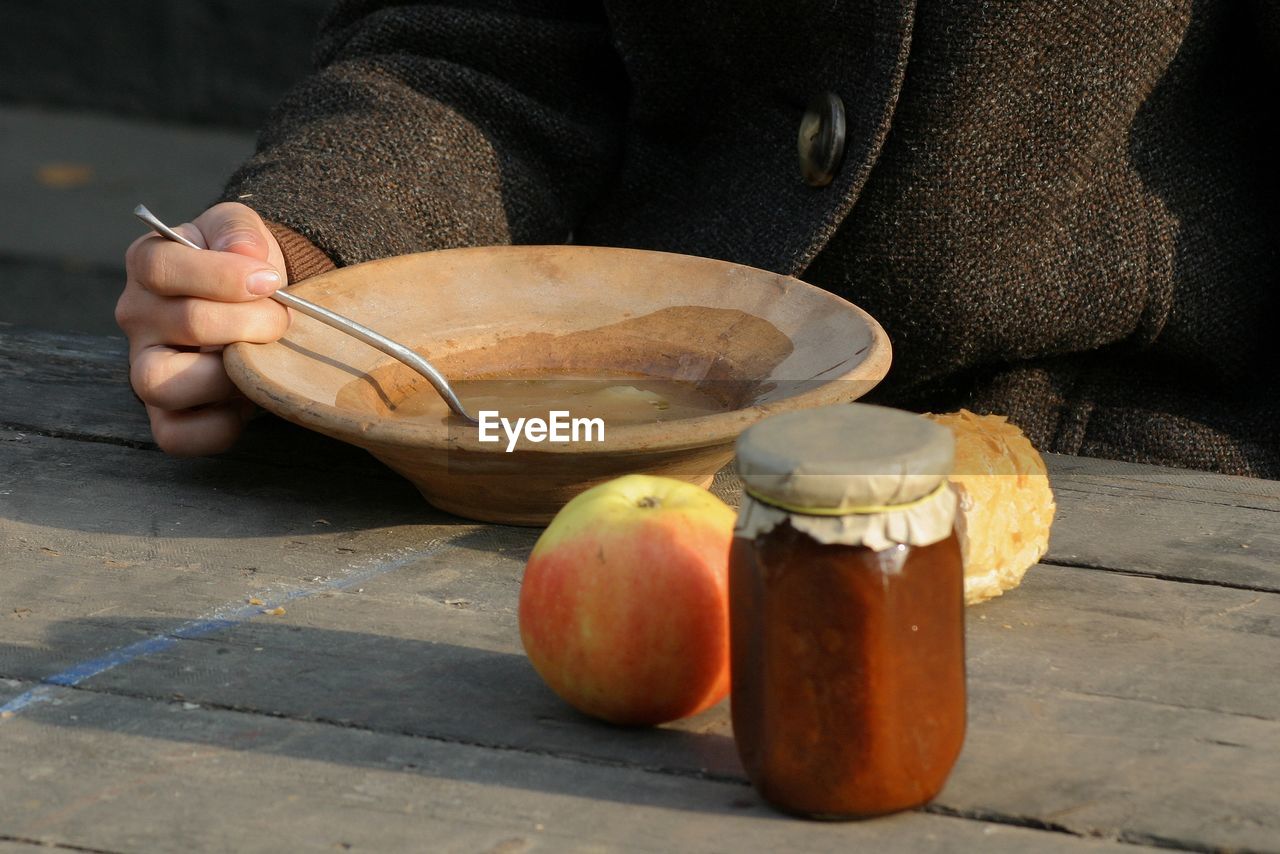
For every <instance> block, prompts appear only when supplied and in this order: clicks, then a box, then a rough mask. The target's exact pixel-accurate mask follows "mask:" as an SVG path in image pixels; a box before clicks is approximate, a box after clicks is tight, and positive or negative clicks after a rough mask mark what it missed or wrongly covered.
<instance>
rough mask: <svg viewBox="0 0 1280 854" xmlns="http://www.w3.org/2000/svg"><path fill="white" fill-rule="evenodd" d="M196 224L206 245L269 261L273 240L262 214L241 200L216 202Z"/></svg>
mask: <svg viewBox="0 0 1280 854" xmlns="http://www.w3.org/2000/svg"><path fill="white" fill-rule="evenodd" d="M195 225H196V226H197V227H198V228H199V229H200V232H201V233H202V234H203V235H204V238H205V245H206V246H208V247H209V248H210V249H215V250H217V251H219V252H235V253H236V254H238V255H245V256H247V257H249V258H254V259H256V260H258V261H269V260H271V259H270V257H269V256H270V254H271V246H272V244H273V242H274V241H273V240H272V238H271V233H270V232H269V231H267V227H266V225H264V224H263V222H262V217H260V216H258V214H257V212H256V211H255V210H253V209H252V208H250V207H248V206H246V205H242V204H240V203H239V202H223V203H222V204H218V205H214V206H213V207H211V208H209V209H208V210H207V211H205V212H204V213H202V214H201V215H200V216H198V217H196V220H195Z"/></svg>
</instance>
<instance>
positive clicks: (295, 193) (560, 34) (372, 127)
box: [223, 0, 626, 264]
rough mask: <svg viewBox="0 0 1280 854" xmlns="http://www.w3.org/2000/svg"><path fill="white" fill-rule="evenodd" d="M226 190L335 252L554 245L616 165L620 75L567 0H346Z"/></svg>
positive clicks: (598, 21)
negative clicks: (310, 65)
mask: <svg viewBox="0 0 1280 854" xmlns="http://www.w3.org/2000/svg"><path fill="white" fill-rule="evenodd" d="M316 64H317V69H316V71H315V73H314V74H312V75H311V76H310V77H309V78H307V79H306V80H304V81H303V82H302V83H301V84H300V85H298V86H297V87H295V88H294V89H293V90H292V91H291V92H290V93H289V94H288V95H287V96H286V97H285V99H284V100H283V101H282V102H281V103H280V105H279V106H278V107H277V108H276V109H275V111H274V112H273V114H272V116H271V117H270V119H269V120H268V123H267V125H266V126H265V127H264V128H263V129H262V131H261V133H260V135H259V138H258V147H257V153H256V154H255V155H254V156H253V157H252V158H251V159H250V160H249V161H248V162H247V163H245V164H244V165H243V166H242V167H241V168H240V169H239V170H238V171H237V172H236V174H235V175H234V176H233V177H232V178H231V180H230V182H229V183H228V185H227V187H226V190H225V193H224V196H223V197H224V199H227V200H233V201H242V202H244V203H245V204H247V205H249V206H250V207H252V208H254V209H255V210H257V211H258V212H259V213H260V214H261V215H262V216H263V217H264V218H266V219H268V220H270V221H273V222H275V223H279V224H282V225H284V226H287V227H288V228H290V229H292V230H293V231H295V232H297V233H298V234H300V235H302V236H303V237H305V238H306V239H307V240H309V241H310V242H311V243H312V244H314V245H315V246H316V247H318V248H319V249H320V250H322V251H323V252H324V253H325V254H326V255H328V256H329V257H330V258H332V259H333V260H334V261H336V262H337V263H338V264H353V263H357V262H360V261H367V260H371V259H373V258H380V257H385V256H388V255H395V254H401V253H406V252H418V251H425V250H431V249H444V248H449V247H456V246H475V245H488V244H503V243H560V242H564V241H565V240H566V238H567V237H568V236H569V235H570V233H571V231H572V229H573V228H574V226H575V223H576V222H577V221H578V220H579V219H580V218H581V217H582V216H583V214H584V212H585V211H586V210H587V209H588V208H589V207H590V206H591V204H592V201H593V199H594V198H595V197H596V196H597V195H598V194H599V193H600V191H601V188H602V187H603V186H605V185H606V183H607V181H608V179H609V176H610V175H611V174H612V173H613V171H614V170H615V169H616V165H617V163H616V161H617V159H618V151H619V145H620V143H619V137H620V127H621V123H622V118H623V116H624V114H625V109H626V103H625V101H626V83H625V80H624V77H623V73H622V70H621V63H620V61H619V59H618V57H617V56H616V54H615V53H614V51H613V49H612V46H611V43H610V38H609V34H608V27H607V21H606V19H605V17H604V14H603V12H602V11H601V10H600V8H599V7H597V6H595V5H593V4H591V3H588V2H579V0H536V1H535V2H529V1H528V0H526V1H525V2H520V0H505V1H504V0H477V2H470V3H452V4H444V3H441V4H435V3H409V4H404V3H394V2H386V0H347V2H342V3H339V4H338V5H337V6H336V7H335V8H334V10H333V11H332V12H330V14H329V15H328V17H327V18H326V20H325V22H324V24H323V25H322V28H321V33H320V37H319V41H318V44H317V49H316Z"/></svg>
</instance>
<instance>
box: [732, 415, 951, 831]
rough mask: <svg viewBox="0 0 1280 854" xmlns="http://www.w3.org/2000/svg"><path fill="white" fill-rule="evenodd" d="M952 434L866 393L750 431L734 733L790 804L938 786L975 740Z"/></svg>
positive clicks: (863, 808) (877, 809) (738, 557)
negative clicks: (951, 476)
mask: <svg viewBox="0 0 1280 854" xmlns="http://www.w3.org/2000/svg"><path fill="white" fill-rule="evenodd" d="M953 457H954V440H953V438H952V435H951V432H950V431H949V430H948V429H947V428H945V427H941V426H939V425H937V424H934V423H932V422H930V421H928V420H926V419H924V418H921V417H920V416H917V415H912V414H910V413H907V412H901V411H897V410H893V409H886V408H884V407H879V406H868V405H865V404H848V405H843V406H833V407H827V408H823V409H815V410H807V411H802V412H792V413H787V414H783V415H778V416H774V417H772V418H768V419H765V420H764V421H761V422H759V423H758V424H756V425H754V426H753V427H751V428H750V429H748V430H747V431H746V432H744V433H743V435H742V436H741V437H740V439H739V441H738V445H737V465H738V474H739V476H740V477H741V479H742V483H743V491H744V494H743V501H742V508H741V510H740V512H739V515H738V522H737V526H736V528H735V531H734V534H735V536H734V541H733V547H732V551H731V557H730V569H729V608H730V610H729V615H730V616H729V619H730V632H731V634H730V654H731V661H732V675H731V685H732V701H731V702H732V713H733V734H734V739H735V741H736V742H737V746H738V753H739V756H741V758H742V763H743V765H744V766H745V767H746V770H747V774H748V776H749V777H750V778H751V782H752V783H753V784H754V785H755V787H756V788H757V789H758V790H759V791H760V793H761V794H762V795H763V796H764V798H765V799H766V800H767V801H769V802H770V803H772V804H773V805H774V806H776V807H778V808H780V809H783V810H785V811H788V812H793V813H799V814H803V815H808V816H813V817H822V818H853V817H862V816H872V815H879V814H882V813H888V812H894V811H897V810H904V809H909V808H911V807H916V806H920V805H921V804H924V803H926V802H927V801H929V800H930V799H931V798H933V797H934V796H935V795H936V794H937V793H938V792H939V790H941V788H942V785H943V783H944V782H945V781H946V778H947V775H948V774H949V773H950V771H951V767H952V765H953V764H954V763H955V760H956V757H957V756H958V755H959V753H960V747H961V744H962V743H963V741H964V728H965V674H964V573H963V569H962V565H961V558H960V547H959V544H958V542H957V540H956V535H955V513H956V499H955V496H954V493H952V491H951V489H950V487H949V485H948V481H947V475H948V473H949V472H950V470H951V466H952V462H953Z"/></svg>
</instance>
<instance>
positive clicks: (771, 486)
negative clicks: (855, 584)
mask: <svg viewBox="0 0 1280 854" xmlns="http://www.w3.org/2000/svg"><path fill="white" fill-rule="evenodd" d="M954 458H955V439H954V438H953V436H952V434H951V431H950V430H948V429H947V428H945V427H942V426H940V425H938V424H934V423H932V422H931V421H928V420H927V419H925V418H922V417H921V416H919V415H913V414H911V413H909V412H902V411H900V410H896V409H889V408H886V407H883V406H871V405H868V404H863V403H851V404H843V405H839V406H828V407H823V408H821V409H809V410H802V411H799V412H788V413H784V414H782V415H775V416H773V417H770V418H766V419H765V420H763V421H761V422H759V423H757V424H755V425H753V426H752V427H750V428H748V429H747V430H746V431H745V432H743V434H742V435H741V436H740V437H739V438H738V444H737V465H738V476H739V477H740V478H741V479H742V484H743V492H744V496H743V502H742V507H741V509H740V510H739V514H738V524H737V528H736V529H735V535H736V536H740V537H748V538H750V537H755V536H757V535H759V534H762V533H766V532H768V531H770V530H772V529H773V528H774V527H775V526H776V525H778V524H780V523H781V522H783V521H784V520H785V521H789V522H790V523H791V526H792V527H793V528H796V529H797V530H799V531H803V532H804V533H806V534H808V535H809V536H811V537H813V538H814V539H816V540H818V541H819V542H822V543H843V544H847V545H864V546H867V547H869V548H872V549H875V550H876V551H881V550H883V549H886V548H889V547H890V546H893V545H896V544H900V543H901V544H906V545H915V546H924V545H929V544H931V543H936V542H938V541H939V540H943V539H946V538H947V537H948V536H950V534H951V531H952V528H953V526H954V524H955V512H956V500H955V495H954V493H953V492H952V491H951V489H950V487H949V486H948V483H947V475H948V474H950V473H951V468H952V465H953V461H954Z"/></svg>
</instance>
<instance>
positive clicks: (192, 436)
mask: <svg viewBox="0 0 1280 854" xmlns="http://www.w3.org/2000/svg"><path fill="white" fill-rule="evenodd" d="M252 410H253V406H252V404H251V403H249V401H247V400H234V401H228V402H226V403H223V404H220V405H218V406H208V407H204V408H202V409H183V410H179V411H169V410H165V409H160V408H159V407H155V406H147V414H148V415H149V416H150V418H151V435H152V436H154V437H155V440H156V444H158V445H159V446H160V448H161V450H163V451H165V452H166V453H169V454H173V455H174V456H179V457H203V456H208V455H210V454H220V453H222V452H223V451H226V450H228V449H229V448H230V447H231V446H232V445H233V444H235V440H236V438H237V437H239V435H240V432H241V430H243V429H244V424H245V421H247V420H248V417H249V414H250V413H251V412H252Z"/></svg>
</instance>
